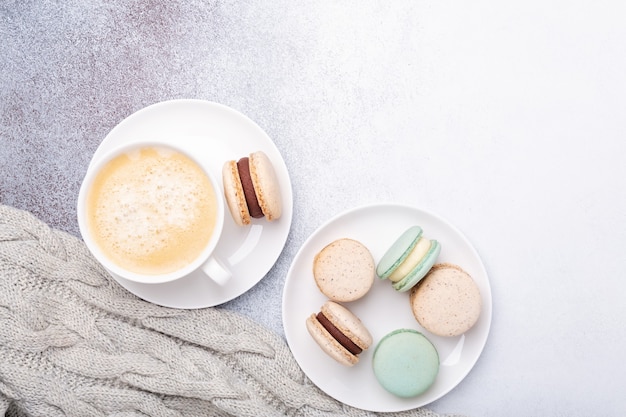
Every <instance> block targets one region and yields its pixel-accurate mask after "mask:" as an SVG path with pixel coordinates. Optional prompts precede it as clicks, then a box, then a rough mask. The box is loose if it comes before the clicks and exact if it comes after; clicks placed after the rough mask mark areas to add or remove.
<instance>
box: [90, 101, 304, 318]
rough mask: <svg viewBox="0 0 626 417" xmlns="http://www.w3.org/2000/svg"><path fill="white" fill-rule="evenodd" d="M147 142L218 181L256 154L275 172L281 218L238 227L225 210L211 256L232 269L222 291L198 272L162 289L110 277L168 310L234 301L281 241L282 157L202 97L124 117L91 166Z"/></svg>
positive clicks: (285, 189) (251, 126)
mask: <svg viewBox="0 0 626 417" xmlns="http://www.w3.org/2000/svg"><path fill="white" fill-rule="evenodd" d="M151 139H159V140H164V141H165V142H168V141H171V143H173V144H176V146H179V147H181V148H182V149H183V150H185V151H187V152H190V153H191V154H192V155H194V156H195V158H196V159H197V160H198V161H199V162H200V163H201V164H202V165H203V166H204V167H205V168H207V170H209V171H211V172H212V173H213V175H214V176H215V178H216V179H218V182H220V183H221V181H220V179H221V177H222V166H223V164H224V162H226V161H227V160H231V159H233V160H238V159H239V158H241V157H244V156H248V155H249V154H250V153H251V152H255V151H258V150H262V151H263V152H265V153H266V154H267V156H268V157H269V158H270V160H271V161H272V164H273V165H274V169H275V170H276V175H277V177H278V182H279V185H280V191H281V197H282V200H283V207H282V209H283V211H282V215H281V217H280V219H278V220H276V221H273V222H271V223H270V222H268V221H266V220H265V219H259V220H256V219H255V220H253V224H252V225H251V226H248V227H240V226H237V225H236V224H235V222H234V221H233V219H232V217H231V216H230V212H229V211H228V209H227V210H226V219H225V221H224V231H223V234H222V238H221V240H220V242H219V244H218V246H217V249H216V252H215V253H216V254H217V255H218V256H219V258H220V259H222V260H226V261H227V262H228V263H229V264H230V265H231V271H232V273H233V277H232V278H231V280H230V282H229V283H228V285H225V286H223V287H221V286H219V285H217V284H215V283H213V282H212V281H211V280H210V279H209V278H207V277H205V276H204V275H203V274H202V273H201V272H199V271H196V272H193V273H191V274H189V275H188V276H186V277H184V278H182V279H180V280H177V281H174V282H169V283H165V284H141V283H136V282H132V281H128V280H126V279H123V278H121V277H119V276H116V275H115V274H111V275H112V276H113V278H114V279H115V280H116V281H117V282H119V283H120V284H121V285H122V286H123V287H124V288H126V289H127V290H129V291H130V292H132V293H133V294H135V295H137V296H138V297H140V298H143V299H144V300H146V301H150V302H152V303H155V304H159V305H162V306H166V307H174V308H203V307H211V306H215V305H218V304H222V303H225V302H226V301H229V300H232V299H233V298H235V297H238V296H239V295H241V294H243V293H244V292H246V291H248V290H249V289H250V288H252V287H253V286H254V285H255V284H256V283H258V282H259V281H260V280H261V279H262V278H263V277H264V276H265V274H266V273H267V272H268V271H269V270H270V268H272V266H273V265H274V263H275V262H276V260H277V259H278V256H279V255H280V253H281V252H282V250H283V247H284V245H285V242H286V241H287V235H288V234H289V228H290V226H291V218H292V211H293V197H292V190H291V180H290V178H289V172H288V171H287V167H286V166H285V162H284V161H283V159H282V156H281V155H280V152H279V151H278V149H277V148H276V146H275V145H274V143H273V142H272V140H271V139H270V138H269V136H267V134H266V133H265V132H264V131H263V130H262V129H261V128H260V127H259V126H258V125H257V124H256V123H254V122H253V121H252V120H250V119H249V118H247V117H246V116H244V115H243V114H241V113H239V112H237V111H236V110H233V109H231V108H229V107H226V106H224V105H221V104H217V103H212V102H209V101H203V100H172V101H165V102H162V103H157V104H153V105H151V106H148V107H146V108H144V109H142V110H139V111H137V112H136V113H134V114H132V115H131V116H129V117H128V118H126V119H124V120H123V121H122V122H121V123H120V124H118V125H117V126H116V127H115V128H113V130H111V132H110V133H109V134H108V135H107V136H106V138H105V139H104V141H103V142H102V143H101V144H100V146H99V147H98V149H97V150H96V152H95V154H94V156H93V158H92V162H91V165H90V167H91V166H92V165H93V163H94V162H95V161H96V160H98V159H99V158H101V157H102V156H103V155H104V154H105V153H106V152H107V151H109V150H110V149H112V148H114V147H116V146H118V145H120V144H124V143H132V142H135V141H143V140H151ZM220 185H221V184H220ZM223 191H224V190H223V189H220V192H222V193H223Z"/></svg>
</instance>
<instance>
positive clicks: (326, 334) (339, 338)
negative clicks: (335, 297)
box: [306, 301, 372, 366]
mask: <svg viewBox="0 0 626 417" xmlns="http://www.w3.org/2000/svg"><path fill="white" fill-rule="evenodd" d="M306 328H307V330H308V331H309V334H310V335H311V337H313V340H315V341H316V342H317V344H318V345H319V346H320V347H321V348H322V350H323V351H324V352H326V354H328V356H330V357H331V358H333V359H335V360H336V361H337V362H339V363H340V364H342V365H346V366H353V365H355V364H356V363H357V362H358V361H359V354H360V353H361V352H363V351H364V350H366V349H367V348H369V347H370V346H371V344H372V336H371V334H370V332H369V331H368V330H367V328H366V327H365V325H364V324H363V323H362V322H361V320H360V319H359V318H358V317H357V316H355V315H354V314H353V313H352V312H351V311H350V310H348V309H347V308H346V307H344V306H342V305H341V304H337V303H335V302H332V301H326V303H324V305H323V306H322V307H321V309H320V312H319V313H317V314H311V316H310V317H309V318H307V320H306Z"/></svg>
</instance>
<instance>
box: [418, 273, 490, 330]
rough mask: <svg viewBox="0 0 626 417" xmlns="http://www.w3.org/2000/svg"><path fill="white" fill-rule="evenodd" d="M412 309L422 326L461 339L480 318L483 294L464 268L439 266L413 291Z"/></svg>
mask: <svg viewBox="0 0 626 417" xmlns="http://www.w3.org/2000/svg"><path fill="white" fill-rule="evenodd" d="M409 299H410V303H411V309H412V310H413V315H414V316H415V319H416V320H417V321H418V323H419V324H420V325H421V326H422V327H424V329H426V330H428V331H429V332H431V333H433V334H436V335H438V336H458V335H460V334H462V333H465V332H466V331H467V330H469V329H470V328H471V327H472V326H474V324H476V322H477V321H478V317H479V316H480V311H481V308H482V301H481V297H480V290H479V289H478V286H477V285H476V283H475V282H474V280H473V279H472V277H471V276H470V275H469V274H468V273H467V272H465V271H464V270H463V269H462V268H461V267H459V266H457V265H453V264H449V263H442V264H436V265H434V266H433V267H432V269H431V270H430V272H429V273H428V274H427V275H426V277H424V279H422V281H420V283H419V284H418V285H417V286H416V287H414V288H413V289H412V290H411V294H410V297H409Z"/></svg>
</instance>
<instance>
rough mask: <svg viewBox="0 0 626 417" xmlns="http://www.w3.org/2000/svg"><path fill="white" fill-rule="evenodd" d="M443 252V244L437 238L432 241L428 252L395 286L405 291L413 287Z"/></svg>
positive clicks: (400, 290)
mask: <svg viewBox="0 0 626 417" xmlns="http://www.w3.org/2000/svg"><path fill="white" fill-rule="evenodd" d="M439 253H441V245H440V244H439V242H437V241H436V240H431V241H430V249H428V252H426V255H425V256H424V257H423V258H422V260H421V261H420V262H419V263H418V264H417V265H416V266H415V268H413V269H412V270H411V272H409V273H408V274H407V275H406V276H405V277H404V278H402V279H401V280H400V281H398V282H396V283H394V284H393V288H395V289H396V291H399V292H405V291H408V290H410V289H411V288H413V287H414V286H415V285H416V284H417V283H418V282H420V281H421V280H422V278H424V277H425V276H426V274H427V273H428V271H430V268H432V267H433V265H434V264H435V262H437V257H438V256H439Z"/></svg>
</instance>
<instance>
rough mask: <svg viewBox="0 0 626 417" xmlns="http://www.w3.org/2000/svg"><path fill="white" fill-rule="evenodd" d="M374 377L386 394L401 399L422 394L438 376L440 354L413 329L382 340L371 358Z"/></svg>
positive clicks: (393, 333) (399, 331)
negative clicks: (388, 393)
mask: <svg viewBox="0 0 626 417" xmlns="http://www.w3.org/2000/svg"><path fill="white" fill-rule="evenodd" d="M372 366H373V368H374V375H375V376H376V379H377V380H378V382H379V383H380V385H381V386H382V387H383V388H384V389H385V390H387V391H388V392H390V393H392V394H394V395H396V396H398V397H402V398H410V397H415V396H417V395H420V394H422V393H424V392H425V391H426V390H428V388H430V386H431V385H432V384H433V383H434V382H435V379H436V378H437V374H438V373H439V354H438V353H437V349H436V348H435V346H434V345H433V344H432V343H431V341H430V340H428V338H427V337H426V336H424V335H423V334H422V333H420V332H418V331H416V330H412V329H398V330H394V331H393V332H391V333H389V334H387V335H386V336H385V337H383V338H382V339H381V340H380V342H378V345H377V346H376V349H375V350H374V356H373V359H372Z"/></svg>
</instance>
